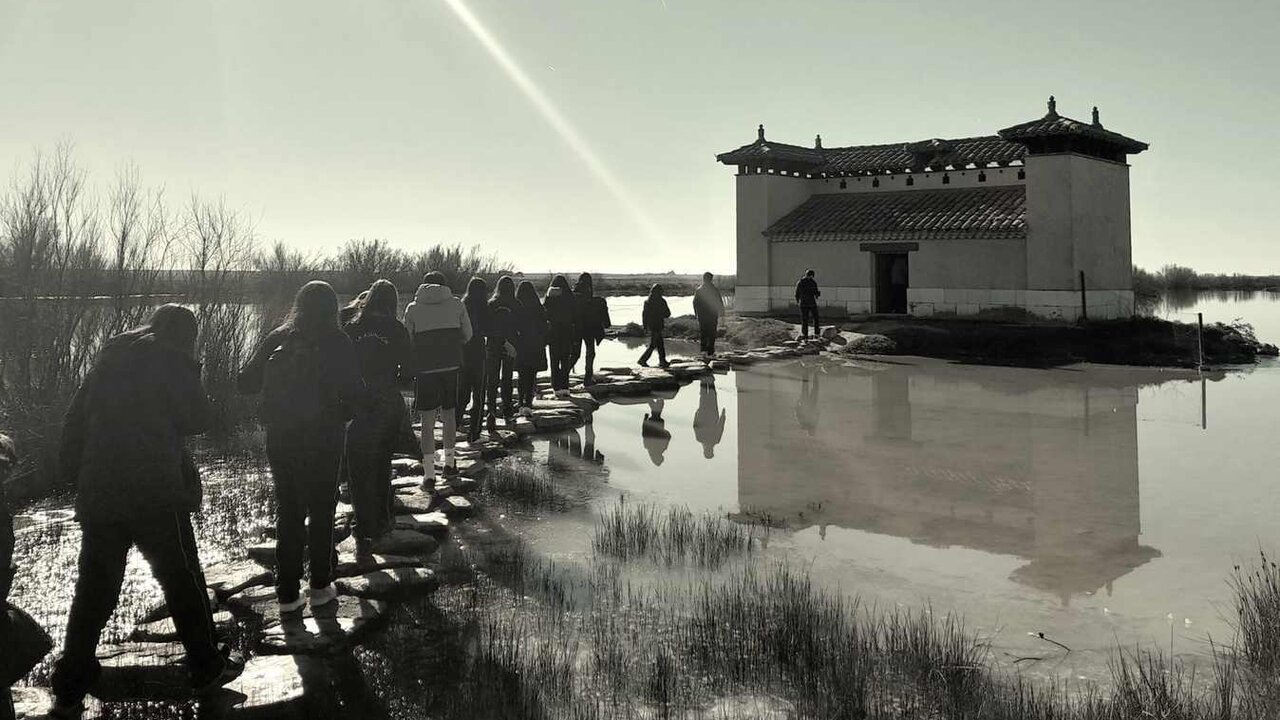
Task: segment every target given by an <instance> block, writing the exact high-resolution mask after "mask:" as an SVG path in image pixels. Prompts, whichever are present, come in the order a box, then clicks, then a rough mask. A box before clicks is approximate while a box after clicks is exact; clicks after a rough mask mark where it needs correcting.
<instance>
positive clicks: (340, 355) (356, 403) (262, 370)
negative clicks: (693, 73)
mask: <svg viewBox="0 0 1280 720" xmlns="http://www.w3.org/2000/svg"><path fill="white" fill-rule="evenodd" d="M293 332H294V331H293V330H291V329H289V328H276V329H275V330H272V331H271V332H270V333H269V334H268V335H267V337H266V338H264V339H263V341H262V343H261V344H260V345H258V349H257V350H255V351H254V353H253V356H252V357H250V358H249V361H248V362H247V363H245V366H244V369H242V370H241V371H240V376H239V378H237V381H236V382H237V385H238V389H239V391H240V393H241V394H242V395H256V394H258V393H260V392H262V384H263V380H264V378H265V375H266V369H267V360H268V358H270V357H271V353H273V352H275V350H276V349H277V348H279V347H280V346H281V345H283V344H284V343H285V341H286V340H288V339H289V338H290V336H291V335H292V334H293ZM316 344H317V345H318V346H319V356H320V357H321V358H322V359H323V365H322V366H321V368H320V378H321V384H322V387H321V391H322V393H323V395H324V398H325V399H324V407H325V412H324V413H322V414H321V415H320V416H319V417H314V418H304V419H303V422H302V423H300V424H299V426H298V427H299V428H300V431H305V429H306V428H311V429H314V430H315V431H316V432H317V433H319V432H320V431H324V430H330V429H332V428H333V427H335V426H341V425H342V424H344V423H346V422H347V421H348V420H350V419H351V418H352V417H355V414H356V412H357V411H358V410H361V409H363V408H366V407H368V406H369V404H370V402H371V399H370V396H369V394H368V391H367V390H366V389H365V386H364V380H362V379H361V377H360V366H359V364H358V362H357V361H356V352H355V346H354V345H353V344H352V342H351V338H349V337H347V336H346V334H345V333H340V332H333V333H330V334H328V335H326V336H325V337H322V338H320V339H319V340H318V341H316Z"/></svg>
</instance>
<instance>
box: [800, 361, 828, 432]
mask: <svg viewBox="0 0 1280 720" xmlns="http://www.w3.org/2000/svg"><path fill="white" fill-rule="evenodd" d="M802 367H803V368H804V371H803V372H804V374H803V376H802V377H801V379H800V397H799V398H798V399H796V422H798V423H800V427H802V428H804V431H805V432H807V433H809V434H810V435H813V434H814V433H815V432H817V430H818V414H819V410H818V390H819V383H818V377H819V375H820V374H821V373H822V372H823V371H822V369H821V367H820V366H818V365H803V366H802Z"/></svg>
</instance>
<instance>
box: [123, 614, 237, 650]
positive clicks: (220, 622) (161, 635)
mask: <svg viewBox="0 0 1280 720" xmlns="http://www.w3.org/2000/svg"><path fill="white" fill-rule="evenodd" d="M235 623H236V621H235V616H233V615H232V614H231V613H229V612H227V611H226V610H219V611H218V612H215V613H214V614H213V624H214V627H216V628H218V632H220V633H222V634H224V635H225V634H226V632H227V631H228V630H230V629H232V628H233V627H234V626H235ZM129 640H130V641H131V642H143V643H169V642H177V641H178V628H177V626H175V625H174V622H173V618H164V619H162V620H156V621H154V622H149V623H143V624H141V625H139V626H137V627H135V628H134V629H133V632H132V633H130V634H129Z"/></svg>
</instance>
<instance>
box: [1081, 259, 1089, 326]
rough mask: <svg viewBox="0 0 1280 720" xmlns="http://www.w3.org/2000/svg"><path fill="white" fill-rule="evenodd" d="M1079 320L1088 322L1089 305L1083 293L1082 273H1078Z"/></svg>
mask: <svg viewBox="0 0 1280 720" xmlns="http://www.w3.org/2000/svg"><path fill="white" fill-rule="evenodd" d="M1080 319H1081V320H1085V321H1088V320H1089V303H1088V298H1086V297H1085V292H1084V271H1083V270H1081V271H1080Z"/></svg>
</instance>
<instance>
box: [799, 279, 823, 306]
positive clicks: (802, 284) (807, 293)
mask: <svg viewBox="0 0 1280 720" xmlns="http://www.w3.org/2000/svg"><path fill="white" fill-rule="evenodd" d="M821 295H822V291H821V290H819V289H818V281H817V280H814V279H813V278H811V277H809V276H808V275H805V276H804V277H802V278H800V281H799V282H797V283H796V303H797V304H799V305H800V307H818V297H819V296H821Z"/></svg>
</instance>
